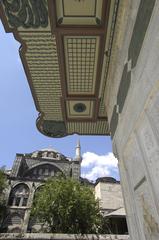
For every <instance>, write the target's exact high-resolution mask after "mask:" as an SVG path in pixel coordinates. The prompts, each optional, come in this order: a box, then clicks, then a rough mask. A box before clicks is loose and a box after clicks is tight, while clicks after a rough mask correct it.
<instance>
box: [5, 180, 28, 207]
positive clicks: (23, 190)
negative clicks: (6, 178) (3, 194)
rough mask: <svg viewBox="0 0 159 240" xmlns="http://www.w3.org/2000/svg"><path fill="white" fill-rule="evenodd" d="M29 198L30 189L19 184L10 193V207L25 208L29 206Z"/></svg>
mask: <svg viewBox="0 0 159 240" xmlns="http://www.w3.org/2000/svg"><path fill="white" fill-rule="evenodd" d="M28 197H29V188H28V186H27V185H25V184H18V185H17V186H15V187H14V188H13V189H12V190H11V193H10V197H9V202H8V204H9V205H10V206H17V207H23V206H27V203H28Z"/></svg>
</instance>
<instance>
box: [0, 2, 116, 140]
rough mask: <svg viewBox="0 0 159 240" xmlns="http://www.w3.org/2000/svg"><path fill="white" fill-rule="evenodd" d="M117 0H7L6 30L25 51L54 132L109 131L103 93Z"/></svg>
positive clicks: (45, 129) (46, 123) (49, 131)
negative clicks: (11, 33)
mask: <svg viewBox="0 0 159 240" xmlns="http://www.w3.org/2000/svg"><path fill="white" fill-rule="evenodd" d="M117 5H118V0H80V1H79V0H78V1H77V0H48V1H46V0H36V1H30V0H27V1H23V0H18V1H14V0H3V1H1V3H0V15H1V18H2V22H3V24H4V27H5V30H6V32H13V34H14V37H15V39H16V40H18V41H19V42H20V43H21V47H20V50H19V52H20V56H21V60H22V63H23V66H24V69H25V73H26V76H27V79H28V82H29V85H30V89H31V92H32V95H33V98H34V102H35V105H36V109H37V111H38V112H39V116H38V118H37V123H36V124H37V128H38V129H39V131H40V132H42V133H43V134H45V135H47V136H50V137H63V136H66V135H70V134H73V133H78V134H89V135H91V134H93V135H109V126H108V121H107V112H106V107H105V105H104V93H105V87H106V81H107V71H108V67H109V59H110V53H111V45H112V39H113V32H114V26H115V18H116V12H117Z"/></svg>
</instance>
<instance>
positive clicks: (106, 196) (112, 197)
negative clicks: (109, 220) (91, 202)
mask: <svg viewBox="0 0 159 240" xmlns="http://www.w3.org/2000/svg"><path fill="white" fill-rule="evenodd" d="M95 196H96V198H98V199H99V200H100V207H101V208H102V209H108V212H110V211H111V210H115V209H118V208H121V207H124V203H123V197H122V191H121V186H120V184H119V183H117V184H116V183H105V182H99V183H98V184H97V185H96V186H95Z"/></svg>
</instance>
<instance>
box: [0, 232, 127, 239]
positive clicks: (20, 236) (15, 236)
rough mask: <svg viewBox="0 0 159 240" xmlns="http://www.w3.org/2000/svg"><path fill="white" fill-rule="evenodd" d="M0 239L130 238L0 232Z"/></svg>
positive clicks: (123, 237) (121, 236)
mask: <svg viewBox="0 0 159 240" xmlns="http://www.w3.org/2000/svg"><path fill="white" fill-rule="evenodd" d="M0 239H1V240H15V239H17V240H20V239H21V240H33V239H35V240H45V239H46V240H49V239H52V240H78V239H80V240H131V239H130V237H129V236H128V235H92V234H88V235H79V234H48V233H45V234H44V233H43V234H42V233H40V234H38V233H37V234H36V233H34V234H29V233H28V234H0Z"/></svg>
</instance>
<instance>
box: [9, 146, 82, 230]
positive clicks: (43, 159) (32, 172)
mask: <svg viewBox="0 0 159 240" xmlns="http://www.w3.org/2000/svg"><path fill="white" fill-rule="evenodd" d="M78 148H80V146H77V147H76V157H75V159H70V158H68V157H65V156H64V155H62V154H61V153H59V152H57V151H56V150H54V149H42V150H40V151H35V152H33V153H30V154H17V155H16V159H15V161H14V164H13V168H12V170H11V172H10V174H9V175H8V181H9V188H8V191H7V203H8V204H7V205H8V213H7V217H6V219H5V221H4V228H7V232H16V233H17V232H27V231H31V232H38V231H40V229H41V224H40V223H37V222H35V221H30V220H29V219H30V211H31V206H32V202H33V198H34V194H35V192H36V191H38V189H39V188H40V186H42V185H43V184H44V181H45V180H46V179H47V178H48V177H53V176H57V175H58V174H62V175H64V176H66V177H73V178H75V179H79V177H80V163H81V156H79V155H78V154H80V149H78Z"/></svg>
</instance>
